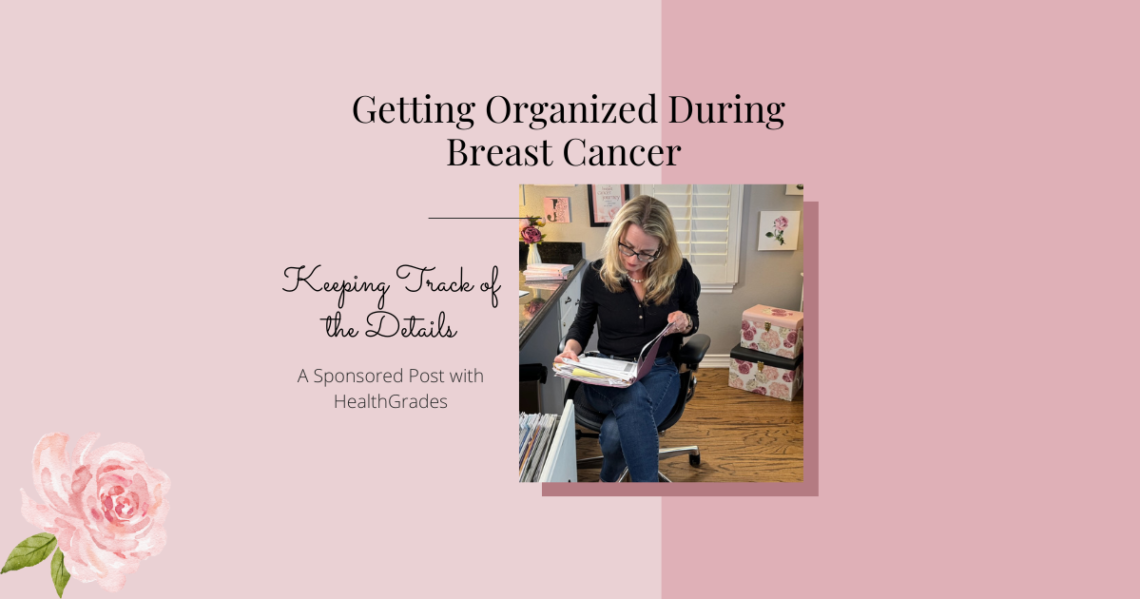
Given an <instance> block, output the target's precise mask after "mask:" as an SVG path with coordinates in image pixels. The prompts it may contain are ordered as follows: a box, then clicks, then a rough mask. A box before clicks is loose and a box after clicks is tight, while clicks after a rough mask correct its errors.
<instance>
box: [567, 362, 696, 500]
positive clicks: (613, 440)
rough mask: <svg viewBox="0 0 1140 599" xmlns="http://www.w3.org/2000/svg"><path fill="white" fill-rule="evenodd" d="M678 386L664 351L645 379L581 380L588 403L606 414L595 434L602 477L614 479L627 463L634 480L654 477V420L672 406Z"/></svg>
mask: <svg viewBox="0 0 1140 599" xmlns="http://www.w3.org/2000/svg"><path fill="white" fill-rule="evenodd" d="M680 385H681V375H680V374H679V373H678V372H677V365H676V364H674V363H673V360H672V358H670V357H669V356H663V357H660V358H657V360H656V361H654V362H653V369H652V370H650V371H649V374H647V375H646V376H645V378H643V379H641V380H639V381H637V382H636V383H634V384H632V385H630V386H629V387H626V388H624V389H621V388H617V387H602V386H598V385H583V387H584V390H585V399H586V401H587V402H588V403H589V406H588V407H589V408H590V409H591V410H593V411H595V412H597V413H598V414H600V415H602V416H604V417H605V418H604V420H602V431H601V433H600V435H599V439H598V442H599V443H600V444H601V446H602V458H603V460H602V474H601V479H602V481H604V482H617V479H618V477H619V476H621V473H622V470H624V469H625V468H626V464H627V463H628V465H629V475H630V478H631V479H632V480H633V482H657V452H658V448H659V446H658V442H657V425H659V424H661V423H662V422H665V418H666V417H667V416H669V412H670V411H672V409H673V404H675V403H676V402H677V393H678V391H679V389H680Z"/></svg>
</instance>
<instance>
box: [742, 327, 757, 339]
mask: <svg viewBox="0 0 1140 599" xmlns="http://www.w3.org/2000/svg"><path fill="white" fill-rule="evenodd" d="M741 334H742V335H743V336H744V340H745V341H752V340H753V339H755V338H756V331H753V330H751V329H748V330H745V331H744V332H743V333H741Z"/></svg>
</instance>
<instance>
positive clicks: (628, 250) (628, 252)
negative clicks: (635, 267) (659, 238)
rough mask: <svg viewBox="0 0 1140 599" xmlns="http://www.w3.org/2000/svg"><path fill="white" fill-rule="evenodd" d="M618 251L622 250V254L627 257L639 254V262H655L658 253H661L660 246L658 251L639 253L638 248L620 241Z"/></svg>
mask: <svg viewBox="0 0 1140 599" xmlns="http://www.w3.org/2000/svg"><path fill="white" fill-rule="evenodd" d="M618 251H620V252H621V255H623V256H625V257H627V258H632V257H634V256H637V260H638V261H639V262H645V263H649V262H653V261H654V260H656V259H657V255H658V254H660V253H661V249H660V248H658V249H657V251H656V252H653V253H652V254H644V253H638V251H637V250H635V249H633V248H632V247H630V246H628V245H626V244H624V243H622V242H620V241H619V242H618Z"/></svg>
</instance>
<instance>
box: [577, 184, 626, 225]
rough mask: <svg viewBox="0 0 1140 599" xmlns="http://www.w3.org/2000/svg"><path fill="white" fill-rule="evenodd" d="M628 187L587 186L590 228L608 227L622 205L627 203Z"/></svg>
mask: <svg viewBox="0 0 1140 599" xmlns="http://www.w3.org/2000/svg"><path fill="white" fill-rule="evenodd" d="M629 193H630V189H629V185H587V186H586V194H587V196H588V197H589V204H590V226H591V227H608V226H610V223H612V222H614V215H616V214H617V211H618V210H619V209H620V208H621V206H622V204H625V203H626V202H628V201H629Z"/></svg>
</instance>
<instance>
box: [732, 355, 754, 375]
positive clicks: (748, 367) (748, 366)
mask: <svg viewBox="0 0 1140 599" xmlns="http://www.w3.org/2000/svg"><path fill="white" fill-rule="evenodd" d="M733 359H734V360H736V358H733ZM736 369H737V370H738V371H740V374H748V373H749V372H751V371H752V363H751V362H745V361H744V360H736Z"/></svg>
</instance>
